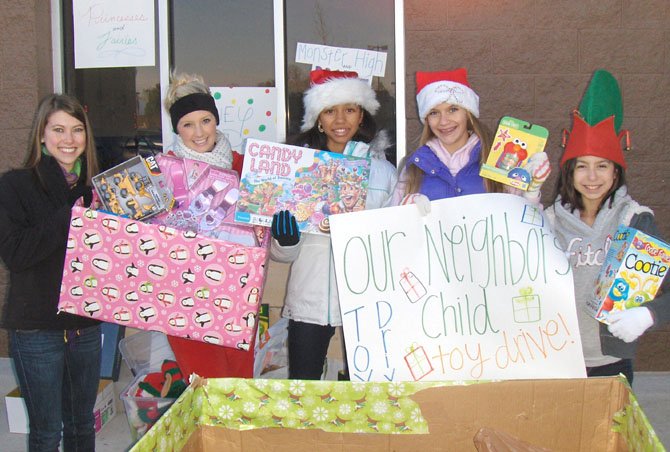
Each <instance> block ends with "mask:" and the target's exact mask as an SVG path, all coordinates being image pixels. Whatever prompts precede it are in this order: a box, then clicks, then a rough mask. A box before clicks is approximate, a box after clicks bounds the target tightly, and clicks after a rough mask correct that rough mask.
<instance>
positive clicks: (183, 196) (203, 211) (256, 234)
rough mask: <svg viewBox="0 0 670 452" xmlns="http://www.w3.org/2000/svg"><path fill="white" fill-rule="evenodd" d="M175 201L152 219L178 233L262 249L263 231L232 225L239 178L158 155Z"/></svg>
mask: <svg viewBox="0 0 670 452" xmlns="http://www.w3.org/2000/svg"><path fill="white" fill-rule="evenodd" d="M156 159H157V161H158V162H159V165H160V167H161V169H162V170H163V174H164V175H165V180H166V183H167V185H168V187H169V188H170V190H171V191H172V193H173V195H174V198H175V206H174V207H173V208H172V209H171V210H170V211H169V212H165V213H162V214H160V215H158V216H156V217H154V218H152V220H151V223H154V224H163V225H165V226H170V227H173V228H176V229H179V230H182V231H191V232H194V233H197V234H198V235H203V236H207V237H211V238H216V239H219V240H226V241H229V242H235V243H239V244H242V245H246V246H263V244H264V239H265V241H267V240H269V236H268V237H267V238H265V234H264V232H263V231H258V230H256V229H261V228H254V227H252V226H249V225H239V224H236V223H235V219H234V216H235V203H236V202H237V199H238V197H239V191H238V187H239V178H238V176H237V173H236V172H235V171H233V170H226V169H222V168H218V167H215V166H212V165H209V164H207V163H204V162H200V161H197V160H192V159H187V158H180V157H174V156H170V155H165V154H163V155H159V156H157V157H156Z"/></svg>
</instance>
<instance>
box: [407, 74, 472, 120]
mask: <svg viewBox="0 0 670 452" xmlns="http://www.w3.org/2000/svg"><path fill="white" fill-rule="evenodd" d="M443 102H447V103H450V104H452V105H458V106H459V107H463V108H465V109H466V110H468V111H469V112H470V113H472V114H473V115H474V117H475V118H479V96H478V95H477V93H475V92H474V90H473V89H472V88H471V87H470V84H469V83H468V72H467V70H466V69H465V68H458V69H454V70H453V71H438V72H417V73H416V106H417V107H418V109H419V119H420V120H421V122H422V123H423V124H425V123H426V116H428V113H429V112H430V110H431V109H432V108H434V107H435V106H437V105H439V104H441V103H443Z"/></svg>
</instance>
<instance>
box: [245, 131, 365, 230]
mask: <svg viewBox="0 0 670 452" xmlns="http://www.w3.org/2000/svg"><path fill="white" fill-rule="evenodd" d="M369 175H370V159H367V158H359V157H352V156H350V155H344V154H338V153H333V152H326V151H318V150H315V149H310V148H303V147H300V146H291V145H288V144H281V143H272V142H268V141H260V140H254V139H248V140H247V141H246V146H245V152H244V166H243V167H242V174H241V176H240V193H239V195H240V196H239V199H238V200H237V203H236V204H235V221H236V222H238V223H247V224H256V225H261V226H270V225H271V224H272V216H273V215H274V214H275V213H276V212H279V211H280V210H290V211H291V212H293V214H294V215H295V218H296V220H297V223H298V228H299V229H300V230H301V231H303V232H312V233H317V234H327V233H328V232H329V231H330V224H329V216H330V215H334V214H338V213H343V212H356V211H359V210H363V209H365V200H366V198H367V188H368V178H369Z"/></svg>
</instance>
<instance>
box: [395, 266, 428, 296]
mask: <svg viewBox="0 0 670 452" xmlns="http://www.w3.org/2000/svg"><path fill="white" fill-rule="evenodd" d="M400 287H401V288H402V290H403V291H404V292H405V295H407V298H408V299H409V301H410V302H411V303H416V302H417V301H419V300H420V299H421V298H423V296H424V295H426V287H425V286H424V285H423V283H422V282H421V281H420V280H419V278H417V277H416V275H415V274H414V272H411V271H410V270H408V269H404V270H403V272H402V273H401V274H400Z"/></svg>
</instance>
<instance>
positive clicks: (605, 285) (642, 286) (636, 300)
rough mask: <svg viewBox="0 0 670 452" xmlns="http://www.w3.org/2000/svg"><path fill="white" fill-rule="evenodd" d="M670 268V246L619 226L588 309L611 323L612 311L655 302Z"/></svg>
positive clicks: (598, 317)
mask: <svg viewBox="0 0 670 452" xmlns="http://www.w3.org/2000/svg"><path fill="white" fill-rule="evenodd" d="M668 266H670V245H668V244H667V243H665V242H663V241H661V240H658V239H657V238H655V237H652V236H650V235H647V234H645V233H643V232H640V231H638V230H636V229H633V228H630V227H627V226H625V225H621V226H619V228H618V229H617V232H616V234H615V235H614V237H613V238H612V242H611V244H610V248H609V250H608V251H607V256H606V257H605V262H604V263H603V266H602V268H601V270H600V274H599V275H598V279H597V280H596V285H595V290H594V291H593V295H592V296H591V298H589V299H588V300H587V301H586V305H585V309H586V310H587V311H588V312H589V313H590V314H591V315H593V316H594V317H595V318H596V319H597V320H599V321H601V322H603V323H607V315H608V314H609V313H610V312H611V311H623V310H625V309H630V308H634V307H637V306H640V305H641V304H642V303H644V302H646V301H649V300H652V299H653V298H654V296H656V292H658V289H659V287H660V286H661V283H662V282H663V279H664V278H665V275H666V274H667V272H668Z"/></svg>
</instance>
